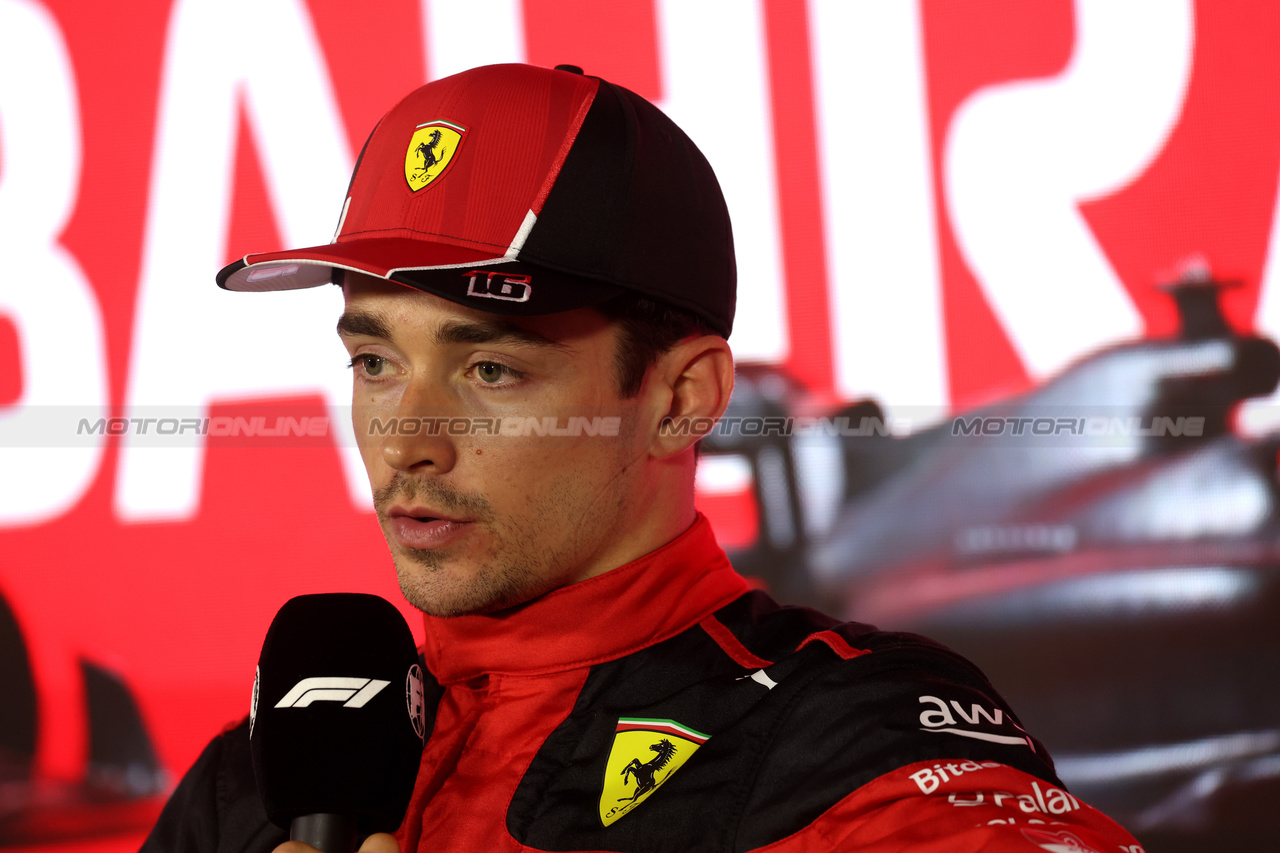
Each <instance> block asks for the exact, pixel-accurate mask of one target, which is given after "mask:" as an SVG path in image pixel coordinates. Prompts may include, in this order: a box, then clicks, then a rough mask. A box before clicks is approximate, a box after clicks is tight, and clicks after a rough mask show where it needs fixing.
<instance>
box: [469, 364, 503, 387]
mask: <svg viewBox="0 0 1280 853" xmlns="http://www.w3.org/2000/svg"><path fill="white" fill-rule="evenodd" d="M508 373H510V371H509V370H508V368H507V367H506V365H502V364H498V363H497V362H494V361H482V362H480V363H479V364H477V365H476V376H478V377H480V381H481V382H486V383H488V384H490V385H494V384H497V383H498V382H501V381H502V380H503V379H504V378H506V376H507V374H508Z"/></svg>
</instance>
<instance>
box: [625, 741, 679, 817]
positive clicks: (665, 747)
mask: <svg viewBox="0 0 1280 853" xmlns="http://www.w3.org/2000/svg"><path fill="white" fill-rule="evenodd" d="M649 749H651V750H653V751H654V752H656V753H658V754H657V755H655V756H654V757H653V758H652V759H650V760H649V761H646V762H645V763H644V764H641V763H640V759H638V758H633V759H631V763H630V764H628V765H627V766H626V767H624V768H622V781H623V782H627V781H629V780H628V778H627V777H628V776H634V777H635V780H636V792H635V793H634V794H632V795H631V796H629V797H619V798H618V802H620V803H630V802H634V801H635V800H636V799H638V798H639V797H643V796H644V795H645V794H647V793H649V792H650V791H652V790H653V789H654V788H656V787H658V783H657V782H655V781H654V780H653V776H654V774H655V773H657V772H658V771H659V770H661V769H662V768H664V767H666V766H667V762H668V761H670V760H671V756H673V755H675V754H676V748H675V745H674V744H673V743H671V741H669V740H667V739H666V738H663V739H662V740H660V741H658V742H657V743H655V744H651V745H650V746H649Z"/></svg>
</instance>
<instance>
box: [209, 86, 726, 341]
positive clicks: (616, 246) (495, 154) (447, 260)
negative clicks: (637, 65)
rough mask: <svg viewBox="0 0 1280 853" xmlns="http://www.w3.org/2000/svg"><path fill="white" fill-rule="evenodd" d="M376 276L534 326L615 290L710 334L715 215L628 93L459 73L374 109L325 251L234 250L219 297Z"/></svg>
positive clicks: (708, 175)
mask: <svg viewBox="0 0 1280 853" xmlns="http://www.w3.org/2000/svg"><path fill="white" fill-rule="evenodd" d="M337 270H354V271H358V272H363V273H368V274H370V275H374V276H379V277H381V278H384V279H387V280H389V281H395V282H398V283H400V284H404V285H407V286H409V287H415V288H418V289H420V290H425V291H428V292H430V293H434V294H436V295H438V296H441V297H444V298H445V299H449V300H452V301H454V302H458V303H461V304H464V305H470V306H472V307H475V308H480V309H483V310H485V311H491V312H493V313H499V314H549V313H554V312H557V311H566V310H570V309H573V308H580V307H586V306H590V305H595V304H598V303H599V302H601V301H603V300H605V299H608V298H609V297H611V296H614V295H616V294H618V293H621V292H622V291H624V290H629V291H634V292H637V293H640V294H643V295H645V296H648V297H651V298H653V299H656V300H659V301H661V302H665V303H668V304H671V305H674V306H677V307H680V308H683V309H686V310H688V311H691V312H693V313H694V314H697V315H698V316H700V317H701V318H702V319H703V320H705V321H706V322H707V324H708V327H709V328H711V329H712V330H714V331H716V332H717V333H719V334H721V335H724V336H726V337H727V336H728V335H729V332H730V331H731V330H732V328H733V314H734V303H735V299H736V290H737V272H736V266H735V262H734V255H733V233H732V229H731V226H730V223H729V211H728V209H727V207H726V206H725V202H724V196H723V194H722V193H721V191H720V185H719V183H718V182H717V181H716V177H715V174H714V172H712V170H711V166H710V164H708V163H707V160H706V158H705V157H703V156H702V153H701V152H700V151H699V150H698V149H697V147H696V146H695V145H694V144H693V141H692V140H690V139H689V137H688V136H686V135H685V133H684V132H683V131H682V130H680V128H679V127H677V126H676V125H675V123H674V122H672V121H671V119H669V118H667V117H666V115H664V114H663V113H662V112H661V111H660V110H659V109H658V108H657V107H655V106H653V105H652V104H650V103H649V102H648V101H646V100H645V99H644V98H641V97H640V96H639V95H637V94H635V93H634V92H631V91H629V90H627V89H624V88H623V87H621V86H616V85H614V84H612V83H608V82H606V81H604V80H601V79H600V78H598V77H589V76H585V75H584V74H583V73H582V72H581V70H580V69H578V68H574V67H573V66H564V65H562V66H557V68H556V69H547V68H537V67H534V66H530V65H490V66H485V67H482V68H473V69H471V70H468V71H463V72H462V73H460V74H455V75H453V76H451V77H444V78H442V79H439V80H436V81H433V82H431V83H428V84H427V85H425V86H423V87H421V88H419V89H417V90H415V91H414V92H412V93H411V94H409V96H408V97H406V98H405V99H404V100H402V101H400V103H398V104H396V105H395V106H394V107H393V108H392V109H391V111H390V112H389V113H387V114H386V115H385V116H384V117H383V118H382V120H381V121H380V122H379V123H378V126H377V127H375V128H374V130H373V133H372V134H371V135H370V136H369V139H368V141H367V142H366V143H365V146H364V150H363V151H362V152H361V154H360V157H359V159H358V160H357V161H356V167H355V170H354V172H353V173H352V175H351V184H350V186H349V188H348V190H347V198H346V201H345V203H344V204H343V206H342V215H341V217H340V219H339V221H338V229H337V233H336V234H335V236H334V239H333V241H332V242H331V243H329V244H328V245H322V246H310V247H307V248H302V249H294V250H292V251H284V252H266V253H263V254H252V255H247V256H245V258H244V259H242V260H239V261H236V262H235V263H233V264H230V265H228V266H227V267H225V268H223V269H222V271H221V272H219V273H218V276H217V280H218V284H219V285H220V286H221V287H223V288H225V289H227V290H241V291H264V290H290V289H295V288H303V287H314V286H316V285H320V284H328V283H331V282H333V281H335V280H336V277H335V271H337Z"/></svg>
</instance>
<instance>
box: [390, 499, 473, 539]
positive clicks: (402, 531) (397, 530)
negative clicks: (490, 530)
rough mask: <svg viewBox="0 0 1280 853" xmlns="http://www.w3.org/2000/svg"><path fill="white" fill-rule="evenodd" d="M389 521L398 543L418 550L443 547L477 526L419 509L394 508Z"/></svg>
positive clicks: (393, 535) (392, 534)
mask: <svg viewBox="0 0 1280 853" xmlns="http://www.w3.org/2000/svg"><path fill="white" fill-rule="evenodd" d="M387 521H388V525H387V526H388V528H389V529H390V532H391V536H392V537H393V538H394V539H395V540H396V542H398V543H399V544H400V545H402V546H404V547H405V548H414V549H417V550H422V549H427V548H442V547H444V546H445V545H448V544H450V543H451V542H453V541H455V540H456V539H458V538H459V537H461V536H463V535H464V534H466V532H467V531H469V530H470V529H471V528H472V526H473V524H474V522H471V521H465V520H463V519H457V518H448V517H446V516H443V515H439V514H438V513H436V512H434V511H433V510H430V509H426V508H419V507H392V509H391V510H390V511H389V512H388V513H387Z"/></svg>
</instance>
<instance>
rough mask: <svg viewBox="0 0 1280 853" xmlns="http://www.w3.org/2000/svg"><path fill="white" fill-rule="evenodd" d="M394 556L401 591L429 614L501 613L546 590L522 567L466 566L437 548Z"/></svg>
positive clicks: (470, 614)
mask: <svg viewBox="0 0 1280 853" xmlns="http://www.w3.org/2000/svg"><path fill="white" fill-rule="evenodd" d="M401 550H402V549H401ZM393 557H394V560H395V564H396V576H397V578H398V579H399V581H400V591H401V593H402V594H403V595H404V597H405V599H406V600H407V601H408V602H409V603H410V604H412V605H413V606H414V607H416V608H417V609H418V610H421V611H422V612H423V613H425V614H427V615H428V616H437V617H442V618H449V617H453V616H472V615H480V614H487V613H498V612H501V611H505V610H511V609H513V608H516V607H519V606H521V605H523V604H525V603H527V602H528V601H530V600H531V599H533V598H536V597H538V596H539V595H541V594H542V593H543V592H545V591H546V590H544V589H541V588H539V587H538V585H537V584H536V583H534V582H533V576H532V574H531V573H529V572H528V571H527V570H524V569H521V568H516V567H510V566H504V567H497V568H495V567H493V566H489V565H485V566H479V567H463V566H461V565H459V563H458V561H456V560H451V559H449V557H448V556H447V555H445V554H442V553H440V552H437V551H426V552H412V553H411V554H401V553H395V552H393Z"/></svg>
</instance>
